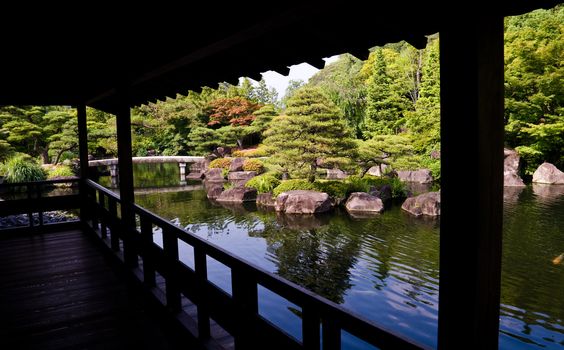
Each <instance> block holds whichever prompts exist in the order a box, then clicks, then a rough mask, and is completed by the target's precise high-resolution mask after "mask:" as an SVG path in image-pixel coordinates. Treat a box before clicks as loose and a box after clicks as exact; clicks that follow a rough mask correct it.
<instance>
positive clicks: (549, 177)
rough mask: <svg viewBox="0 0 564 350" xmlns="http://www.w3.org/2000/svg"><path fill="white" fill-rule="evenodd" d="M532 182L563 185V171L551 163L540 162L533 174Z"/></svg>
mask: <svg viewBox="0 0 564 350" xmlns="http://www.w3.org/2000/svg"><path fill="white" fill-rule="evenodd" d="M533 182H535V183H539V184H550V185H564V173H563V172H561V171H560V170H558V168H557V167H555V166H554V165H553V164H550V163H547V162H544V163H542V164H541V165H540V166H539V167H538V168H537V170H535V172H534V174H533Z"/></svg>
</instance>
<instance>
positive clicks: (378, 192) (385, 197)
mask: <svg viewBox="0 0 564 350" xmlns="http://www.w3.org/2000/svg"><path fill="white" fill-rule="evenodd" d="M368 194H370V195H372V196H375V197H378V198H380V199H381V200H382V202H387V201H389V200H391V199H392V186H390V185H383V186H382V187H380V188H376V187H372V188H371V189H370V191H369V192H368Z"/></svg>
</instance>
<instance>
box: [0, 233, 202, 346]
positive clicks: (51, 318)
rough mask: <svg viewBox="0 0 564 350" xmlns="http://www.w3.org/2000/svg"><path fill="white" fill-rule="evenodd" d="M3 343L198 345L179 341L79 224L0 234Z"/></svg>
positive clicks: (0, 338)
mask: <svg viewBox="0 0 564 350" xmlns="http://www.w3.org/2000/svg"><path fill="white" fill-rule="evenodd" d="M0 281H1V283H0V310H2V317H1V318H0V349H15V348H17V349H41V350H47V349H57V350H61V349H77V348H78V349H129V348H136V349H178V348H183V349H196V348H197V347H196V345H195V344H190V343H183V344H178V339H179V338H177V337H175V336H174V335H173V334H171V331H170V330H169V329H166V328H165V326H164V325H162V324H160V323H159V322H157V321H156V320H157V319H156V318H154V317H153V316H152V315H151V314H150V312H149V311H148V309H147V307H146V305H145V304H144V301H143V298H142V297H141V296H140V293H139V292H138V291H136V290H135V288H133V287H132V286H131V285H130V284H128V282H127V281H124V280H123V279H122V278H120V276H118V275H117V274H116V272H115V271H113V270H112V268H111V267H110V266H109V265H108V264H107V262H106V260H105V258H104V256H103V254H101V252H100V251H99V247H97V246H96V245H95V244H93V242H92V241H91V239H90V238H89V237H87V236H85V235H84V234H83V233H82V232H81V231H79V230H69V231H65V232H57V233H49V234H44V235H36V236H25V237H15V238H7V239H1V240H0Z"/></svg>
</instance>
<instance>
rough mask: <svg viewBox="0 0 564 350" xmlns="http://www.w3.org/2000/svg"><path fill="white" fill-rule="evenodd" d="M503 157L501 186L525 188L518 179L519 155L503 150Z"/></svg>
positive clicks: (512, 151)
mask: <svg viewBox="0 0 564 350" xmlns="http://www.w3.org/2000/svg"><path fill="white" fill-rule="evenodd" d="M503 157H504V159H503V186H517V187H525V184H524V183H523V180H522V179H521V178H520V177H519V160H520V158H519V154H517V152H516V151H514V150H511V149H507V148H505V149H504V150H503Z"/></svg>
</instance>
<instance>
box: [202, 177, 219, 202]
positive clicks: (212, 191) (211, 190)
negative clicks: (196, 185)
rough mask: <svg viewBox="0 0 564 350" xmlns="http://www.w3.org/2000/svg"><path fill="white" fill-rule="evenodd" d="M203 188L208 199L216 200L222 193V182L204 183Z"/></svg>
mask: <svg viewBox="0 0 564 350" xmlns="http://www.w3.org/2000/svg"><path fill="white" fill-rule="evenodd" d="M204 188H205V190H206V195H207V197H208V199H217V197H219V195H221V193H222V192H223V182H210V181H206V182H204Z"/></svg>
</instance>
